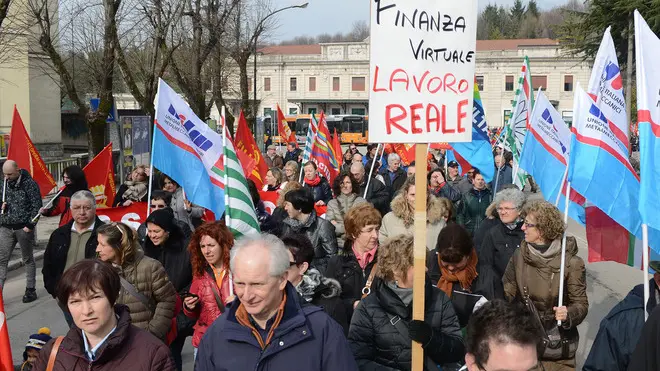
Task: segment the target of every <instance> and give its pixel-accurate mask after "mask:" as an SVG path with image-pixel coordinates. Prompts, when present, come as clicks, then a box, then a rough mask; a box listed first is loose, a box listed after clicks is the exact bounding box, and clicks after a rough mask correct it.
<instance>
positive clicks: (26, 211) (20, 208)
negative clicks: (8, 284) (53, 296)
mask: <svg viewBox="0 0 660 371" xmlns="http://www.w3.org/2000/svg"><path fill="white" fill-rule="evenodd" d="M2 172H3V174H4V184H3V191H2V192H3V193H2V207H1V208H2V212H1V213H0V291H2V287H3V286H4V284H5V279H6V278H7V265H8V264H9V258H10V257H11V253H12V252H13V251H14V247H16V243H18V245H19V246H20V247H21V255H22V257H23V263H24V264H25V276H26V284H25V295H24V296H23V303H29V302H33V301H35V300H37V291H36V290H35V285H36V277H35V276H36V272H37V266H36V264H35V263H34V255H33V251H34V245H35V244H36V240H35V235H36V233H35V230H34V228H35V222H34V221H33V220H32V218H34V217H35V216H36V215H38V214H39V209H40V208H41V193H40V191H39V185H38V184H37V182H35V181H34V179H32V177H31V176H30V173H29V172H28V171H27V170H25V169H21V168H19V167H18V164H17V163H16V161H13V160H7V161H5V163H4V164H3V165H2Z"/></svg>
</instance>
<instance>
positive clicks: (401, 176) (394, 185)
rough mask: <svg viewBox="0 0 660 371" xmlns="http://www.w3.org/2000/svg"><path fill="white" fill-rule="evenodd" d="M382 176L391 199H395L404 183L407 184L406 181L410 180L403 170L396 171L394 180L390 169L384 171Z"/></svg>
mask: <svg viewBox="0 0 660 371" xmlns="http://www.w3.org/2000/svg"><path fill="white" fill-rule="evenodd" d="M380 175H382V176H383V180H385V187H387V190H388V191H389V193H390V197H394V195H395V194H396V193H397V191H398V190H399V189H401V187H403V183H405V182H406V179H408V174H407V173H406V172H405V171H403V169H402V168H398V169H397V170H396V172H395V173H394V179H391V178H390V171H389V170H388V169H385V170H383V171H382V172H381V173H380Z"/></svg>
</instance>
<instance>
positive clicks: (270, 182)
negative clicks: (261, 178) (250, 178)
mask: <svg viewBox="0 0 660 371" xmlns="http://www.w3.org/2000/svg"><path fill="white" fill-rule="evenodd" d="M266 184H268V185H269V186H271V187H275V186H276V185H277V178H275V177H274V176H273V173H272V172H271V171H270V170H268V171H267V172H266Z"/></svg>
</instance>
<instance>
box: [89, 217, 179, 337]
mask: <svg viewBox="0 0 660 371" xmlns="http://www.w3.org/2000/svg"><path fill="white" fill-rule="evenodd" d="M97 239H98V246H97V247H96V253H97V256H98V258H99V259H100V260H101V261H104V262H106V263H110V264H112V267H113V268H114V269H115V271H117V273H119V277H120V279H121V287H122V290H121V291H120V292H119V296H118V297H117V304H124V305H126V306H127V307H128V309H129V311H130V316H131V323H132V324H133V325H134V326H136V327H138V328H141V329H144V330H147V331H149V332H150V333H152V334H153V335H154V336H156V337H157V338H159V339H161V340H162V341H165V340H166V335H167V333H168V332H169V331H170V328H171V325H172V318H173V317H174V308H175V305H176V291H175V289H174V286H173V285H172V283H171V282H170V280H169V279H168V278H167V273H166V272H165V269H164V268H163V265H162V264H160V263H159V262H158V261H157V260H154V259H151V258H149V257H147V256H145V255H144V253H143V252H142V250H141V249H140V246H139V245H138V242H137V237H136V233H135V232H133V229H131V227H129V226H127V225H126V224H123V223H116V222H113V223H110V224H104V225H102V226H101V227H99V229H98V237H97Z"/></svg>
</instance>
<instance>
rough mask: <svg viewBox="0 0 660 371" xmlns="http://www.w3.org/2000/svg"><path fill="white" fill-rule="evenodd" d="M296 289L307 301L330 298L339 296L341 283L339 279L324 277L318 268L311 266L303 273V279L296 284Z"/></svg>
mask: <svg viewBox="0 0 660 371" xmlns="http://www.w3.org/2000/svg"><path fill="white" fill-rule="evenodd" d="M296 291H298V293H299V294H300V296H302V298H303V299H304V300H305V301H306V302H308V303H309V302H311V301H312V300H314V299H315V298H324V299H330V298H334V297H339V295H340V294H341V285H340V284H339V281H337V280H335V279H332V278H328V277H324V276H323V275H321V272H319V271H318V270H317V269H316V268H310V269H308V270H307V272H305V274H304V275H303V279H302V281H300V283H299V284H298V286H296Z"/></svg>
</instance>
